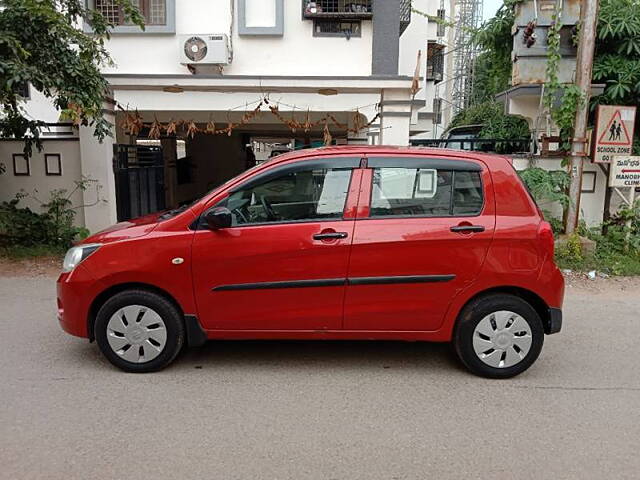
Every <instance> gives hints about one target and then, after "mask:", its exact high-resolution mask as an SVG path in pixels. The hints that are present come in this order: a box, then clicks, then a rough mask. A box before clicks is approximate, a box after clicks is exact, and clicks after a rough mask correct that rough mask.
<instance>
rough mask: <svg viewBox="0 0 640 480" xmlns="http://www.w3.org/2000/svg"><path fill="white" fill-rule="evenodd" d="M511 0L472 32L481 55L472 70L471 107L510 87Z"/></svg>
mask: <svg viewBox="0 0 640 480" xmlns="http://www.w3.org/2000/svg"><path fill="white" fill-rule="evenodd" d="M514 5H515V3H514V2H513V1H512V0H507V1H506V2H505V4H504V5H502V6H501V7H500V8H499V9H498V11H497V12H496V15H495V16H494V17H493V18H490V19H489V20H487V21H486V22H484V23H483V24H482V26H481V27H480V28H479V29H478V30H476V31H475V32H473V37H472V41H473V42H474V44H475V45H477V46H478V47H479V48H480V49H481V50H482V53H481V54H480V55H478V57H477V58H476V61H475V65H474V70H473V76H474V78H473V92H472V97H471V102H472V103H481V102H486V101H487V100H493V98H494V97H495V95H497V94H498V93H500V92H502V91H504V90H506V89H507V88H509V85H510V83H511V47H512V45H513V38H512V37H511V27H512V26H513V22H514V19H515V15H514V9H513V7H514Z"/></svg>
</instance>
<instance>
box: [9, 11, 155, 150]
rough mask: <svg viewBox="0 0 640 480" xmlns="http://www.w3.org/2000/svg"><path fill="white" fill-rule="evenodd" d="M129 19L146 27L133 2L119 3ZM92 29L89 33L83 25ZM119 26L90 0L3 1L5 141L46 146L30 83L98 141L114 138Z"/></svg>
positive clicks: (38, 146) (26, 145) (30, 146)
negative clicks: (106, 108)
mask: <svg viewBox="0 0 640 480" xmlns="http://www.w3.org/2000/svg"><path fill="white" fill-rule="evenodd" d="M114 3H115V6H116V7H117V8H122V11H123V13H124V17H125V19H126V20H127V21H130V22H131V23H133V24H136V25H139V26H141V27H144V24H143V17H142V15H141V14H140V12H139V10H138V9H137V8H136V7H135V6H134V4H133V2H132V0H114ZM83 23H84V24H86V25H88V26H90V27H91V29H92V33H85V32H84V31H83V29H82V25H83ZM112 28H113V25H112V24H110V23H108V22H107V20H106V19H105V17H104V16H103V15H102V14H101V13H100V12H99V11H98V10H95V9H91V8H87V6H86V3H85V0H1V1H0V137H3V138H11V137H14V138H21V139H24V141H25V143H24V152H25V154H26V155H28V156H29V155H31V153H32V149H33V146H36V147H37V148H38V149H40V148H41V142H40V128H42V126H43V125H44V123H43V122H42V121H40V120H38V119H33V118H32V117H30V116H28V115H27V114H26V112H25V110H24V102H25V101H24V99H23V98H22V97H21V96H20V95H19V90H20V89H19V87H20V86H21V85H24V84H25V83H29V84H31V85H32V86H33V88H35V89H36V90H38V91H39V92H41V93H42V94H44V96H46V97H48V98H51V99H52V100H53V103H54V106H55V107H56V108H58V109H60V110H62V112H63V114H64V115H65V116H66V117H67V118H68V119H70V120H71V121H73V122H74V123H75V124H76V125H88V126H92V127H93V129H94V134H95V136H96V137H97V138H98V139H103V138H104V137H105V136H107V135H110V133H111V125H110V124H109V122H108V121H107V120H106V119H105V118H104V117H103V116H102V108H103V102H104V96H105V93H106V91H107V86H108V83H107V81H106V80H105V78H104V77H103V76H102V73H101V72H100V68H101V67H102V66H104V65H110V64H111V63H112V62H111V58H110V57H109V53H108V51H107V49H106V48H105V40H107V39H108V38H109V35H110V31H111V29H112Z"/></svg>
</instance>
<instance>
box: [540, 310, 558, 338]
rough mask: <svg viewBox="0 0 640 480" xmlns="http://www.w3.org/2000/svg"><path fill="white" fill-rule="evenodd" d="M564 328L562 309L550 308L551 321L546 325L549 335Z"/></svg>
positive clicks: (546, 331)
mask: <svg viewBox="0 0 640 480" xmlns="http://www.w3.org/2000/svg"><path fill="white" fill-rule="evenodd" d="M561 329H562V310H561V309H559V308H553V307H552V308H550V309H549V322H548V324H547V325H545V332H544V333H546V334H547V335H551V334H552V333H558V332H559V331H560V330H561Z"/></svg>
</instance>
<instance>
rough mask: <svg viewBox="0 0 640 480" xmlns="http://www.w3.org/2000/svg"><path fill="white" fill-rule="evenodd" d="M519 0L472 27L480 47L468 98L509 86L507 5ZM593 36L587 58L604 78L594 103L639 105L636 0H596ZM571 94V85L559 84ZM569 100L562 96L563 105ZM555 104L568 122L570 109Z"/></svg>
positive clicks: (477, 99)
mask: <svg viewBox="0 0 640 480" xmlns="http://www.w3.org/2000/svg"><path fill="white" fill-rule="evenodd" d="M518 1H519V0H506V1H505V2H504V5H503V6H502V7H500V9H499V10H498V12H497V13H496V16H495V17H494V18H492V19H490V20H488V21H487V22H485V23H483V25H482V26H481V27H480V28H479V29H478V30H477V31H476V32H475V33H474V37H473V38H474V42H475V43H476V44H477V45H478V46H479V47H480V48H481V49H482V52H483V53H482V54H481V55H480V56H479V57H478V60H477V61H476V69H475V72H474V92H473V97H472V101H473V102H474V103H481V102H485V101H486V100H487V99H488V98H492V97H493V96H494V95H495V94H496V93H499V92H500V91H502V90H505V89H507V88H508V87H509V75H510V72H511V66H512V63H511V49H512V45H513V40H512V38H511V27H512V25H513V21H514V11H513V7H514V5H515V4H516V3H517V2H518ZM597 28H598V32H597V34H598V37H597V42H596V53H595V58H594V62H593V80H594V82H601V83H604V84H605V85H606V86H605V90H604V92H603V93H602V95H598V96H596V97H594V98H592V107H595V105H597V104H598V103H603V104H622V105H640V0H600V10H599V13H598V27H597ZM564 93H565V94H568V95H569V96H572V97H573V100H575V97H576V96H577V95H578V94H579V92H577V91H576V89H575V88H573V89H572V88H571V87H569V88H568V89H565V91H564ZM569 103H575V102H569V101H566V102H563V106H567V105H569ZM563 106H561V107H560V108H559V110H558V111H557V112H556V117H558V118H563V117H567V118H566V119H565V121H564V122H561V123H567V124H570V123H572V120H573V114H574V112H575V110H573V109H571V108H564V109H563ZM639 137H640V129H637V134H636V138H637V140H636V151H637V152H638V153H640V140H638V138H639Z"/></svg>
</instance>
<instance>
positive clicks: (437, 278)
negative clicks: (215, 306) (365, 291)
mask: <svg viewBox="0 0 640 480" xmlns="http://www.w3.org/2000/svg"><path fill="white" fill-rule="evenodd" d="M455 278H456V276H455V275H452V274H451V275H410V276H388V277H354V278H321V279H317V280H293V281H285V282H258V283H237V284H232V285H218V286H217V287H213V288H212V289H211V290H212V291H215V292H220V291H229V290H266V289H275V288H309V287H338V286H344V285H354V286H355V285H383V284H399V283H440V282H449V281H451V280H453V279H455Z"/></svg>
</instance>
